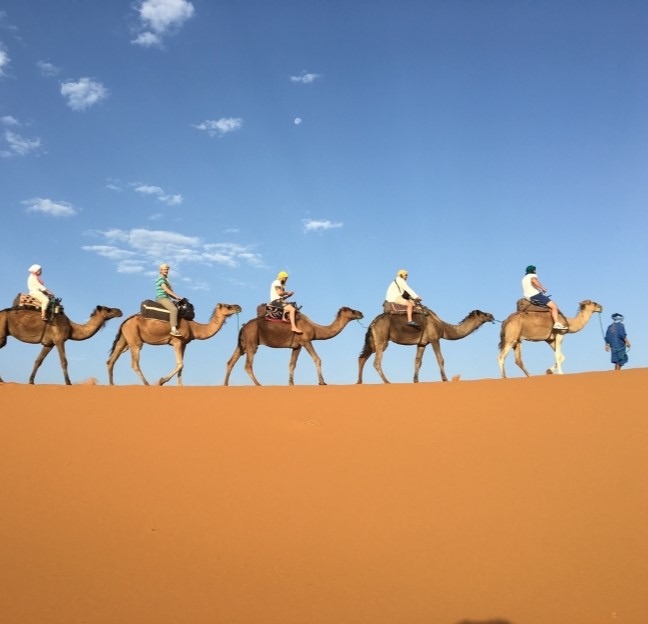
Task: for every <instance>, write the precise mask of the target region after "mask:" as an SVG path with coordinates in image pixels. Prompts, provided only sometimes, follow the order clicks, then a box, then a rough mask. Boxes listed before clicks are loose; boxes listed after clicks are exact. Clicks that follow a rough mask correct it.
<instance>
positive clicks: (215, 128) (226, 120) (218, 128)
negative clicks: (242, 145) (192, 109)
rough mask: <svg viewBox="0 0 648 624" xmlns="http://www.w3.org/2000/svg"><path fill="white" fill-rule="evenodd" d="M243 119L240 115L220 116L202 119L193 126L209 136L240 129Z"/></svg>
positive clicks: (221, 134)
mask: <svg viewBox="0 0 648 624" xmlns="http://www.w3.org/2000/svg"><path fill="white" fill-rule="evenodd" d="M242 125H243V120H242V119H241V118H240V117H221V118H220V119H216V120H207V121H203V122H202V123H200V124H196V125H194V126H193V127H194V128H197V129H198V130H202V131H203V132H206V133H207V134H208V135H209V136H210V137H213V136H223V135H225V134H229V133H230V132H236V131H237V130H240V129H241V126H242Z"/></svg>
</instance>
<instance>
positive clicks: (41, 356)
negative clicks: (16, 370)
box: [29, 345, 70, 384]
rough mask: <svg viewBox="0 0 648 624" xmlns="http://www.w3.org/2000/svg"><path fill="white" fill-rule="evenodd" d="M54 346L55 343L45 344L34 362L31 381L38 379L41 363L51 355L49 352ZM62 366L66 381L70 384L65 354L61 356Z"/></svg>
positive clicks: (31, 382)
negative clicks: (37, 374)
mask: <svg viewBox="0 0 648 624" xmlns="http://www.w3.org/2000/svg"><path fill="white" fill-rule="evenodd" d="M53 348H54V345H49V346H44V347H43V348H42V349H41V352H40V353H39V354H38V357H37V358H36V361H35V362H34V368H33V369H32V372H31V375H30V376H29V383H30V384H33V383H34V380H35V379H36V371H38V369H39V368H40V365H41V364H42V363H43V360H44V359H45V358H46V357H47V356H48V355H49V352H50V351H51V350H52V349H53ZM61 368H62V369H63V377H65V383H66V384H70V379H69V378H68V376H67V361H65V354H63V357H61Z"/></svg>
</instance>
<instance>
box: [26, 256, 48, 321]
mask: <svg viewBox="0 0 648 624" xmlns="http://www.w3.org/2000/svg"><path fill="white" fill-rule="evenodd" d="M28 271H29V277H28V278H27V289H28V290H29V294H30V295H31V296H32V297H33V298H34V299H36V300H37V301H38V303H40V306H41V318H42V319H43V320H44V321H46V320H47V306H49V303H50V299H53V298H54V293H53V292H52V291H51V290H48V289H47V286H45V283H44V282H43V278H42V277H41V275H42V274H43V267H42V266H41V265H40V264H32V265H31V266H30V267H29V269H28Z"/></svg>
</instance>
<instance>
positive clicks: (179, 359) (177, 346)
mask: <svg viewBox="0 0 648 624" xmlns="http://www.w3.org/2000/svg"><path fill="white" fill-rule="evenodd" d="M172 344H173V351H174V353H175V360H176V363H175V368H174V369H173V371H171V373H170V374H169V375H167V376H166V377H161V378H160V380H159V381H158V386H163V385H164V384H165V383H166V382H167V381H169V379H173V378H174V377H175V376H176V375H178V385H179V386H181V385H182V368H183V367H184V357H183V356H184V350H185V346H186V343H184V342H182V341H180V340H174V341H173V342H172Z"/></svg>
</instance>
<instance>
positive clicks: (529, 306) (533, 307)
mask: <svg viewBox="0 0 648 624" xmlns="http://www.w3.org/2000/svg"><path fill="white" fill-rule="evenodd" d="M515 307H516V310H517V311H518V312H549V308H548V307H547V306H545V305H538V304H537V303H533V302H531V301H530V300H529V299H526V298H524V297H522V299H518V300H517V303H516V306H515Z"/></svg>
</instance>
